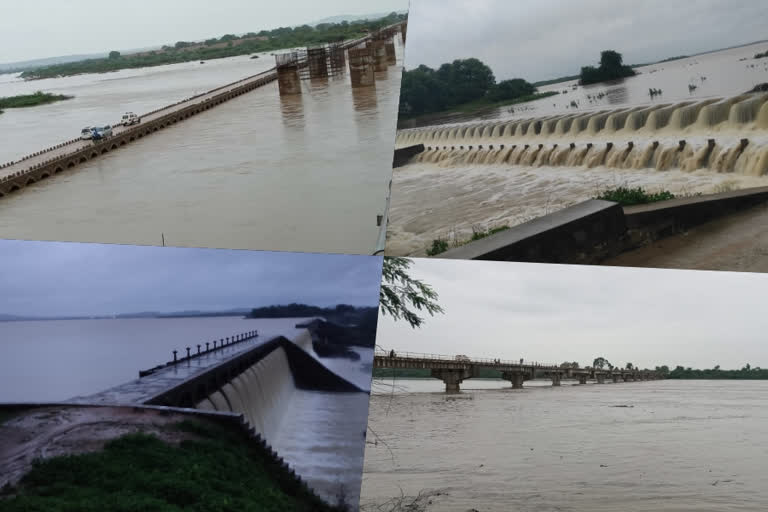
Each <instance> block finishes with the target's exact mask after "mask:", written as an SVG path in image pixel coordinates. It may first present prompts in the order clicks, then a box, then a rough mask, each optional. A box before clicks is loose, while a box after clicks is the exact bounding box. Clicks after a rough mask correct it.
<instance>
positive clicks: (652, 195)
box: [595, 187, 675, 206]
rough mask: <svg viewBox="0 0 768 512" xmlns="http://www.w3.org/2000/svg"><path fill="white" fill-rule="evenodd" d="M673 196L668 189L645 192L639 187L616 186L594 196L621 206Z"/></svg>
mask: <svg viewBox="0 0 768 512" xmlns="http://www.w3.org/2000/svg"><path fill="white" fill-rule="evenodd" d="M674 198H675V194H673V193H672V192H670V191H668V190H660V191H659V192H647V191H645V190H643V189H642V188H641V187H636V188H628V187H618V188H612V189H607V190H604V191H603V192H601V193H600V194H599V195H598V196H597V197H595V199H602V200H604V201H613V202H615V203H619V204H621V205H622V206H633V205H636V204H648V203H655V202H658V201H667V200H668V199H674Z"/></svg>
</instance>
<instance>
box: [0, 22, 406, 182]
mask: <svg viewBox="0 0 768 512" xmlns="http://www.w3.org/2000/svg"><path fill="white" fill-rule="evenodd" d="M399 25H400V24H395V25H392V26H390V27H384V28H383V29H381V31H384V32H385V33H390V32H392V30H393V29H394V28H396V27H398V26H399ZM374 37H377V33H372V34H368V35H366V36H364V37H361V38H358V39H354V40H350V41H345V42H343V43H340V44H339V45H338V47H339V48H341V49H343V50H346V49H350V48H354V47H356V46H358V45H360V44H362V43H365V42H366V41H368V40H370V39H372V38H374ZM277 79H278V73H277V69H276V67H273V68H271V69H268V70H266V71H263V72H261V73H258V74H255V75H252V76H248V77H245V78H243V79H240V80H237V81H235V82H231V83H228V84H225V85H222V86H220V87H216V88H215V89H211V90H209V91H207V92H204V93H201V94H197V95H195V96H192V97H190V98H185V99H183V100H181V101H178V102H176V103H173V104H171V105H166V106H164V107H162V108H159V109H155V110H153V111H150V112H145V113H143V114H141V115H139V116H138V117H139V119H140V122H139V123H137V124H133V125H129V126H126V125H123V124H122V123H121V122H117V123H115V124H113V125H112V126H113V134H112V136H109V137H106V138H104V139H101V140H96V141H94V140H90V139H89V140H83V139H80V138H75V139H70V140H67V141H65V142H62V143H59V144H56V145H54V146H51V147H48V148H45V149H42V150H40V151H36V152H34V153H32V154H30V155H26V156H24V157H22V158H19V159H18V160H13V161H10V162H6V163H2V164H0V197H3V196H5V195H7V194H10V193H12V192H16V191H18V190H21V189H22V188H24V187H27V186H29V185H32V184H34V183H37V182H38V181H40V180H43V179H46V178H50V177H52V176H54V175H56V174H59V173H61V172H64V171H65V170H68V169H71V168H73V167H75V166H77V165H79V164H82V163H85V162H87V161H89V160H92V159H94V158H98V157H100V156H101V155H104V154H107V153H109V152H111V151H114V150H117V149H120V148H122V147H123V146H126V145H128V144H130V143H131V142H134V141H137V140H139V139H141V138H143V137H147V136H150V135H152V134H154V133H156V132H157V131H159V130H162V129H164V128H167V127H169V126H171V125H173V124H176V123H178V122H181V121H185V120H187V119H189V118H190V117H193V116H196V115H197V114H200V113H202V112H205V111H206V110H210V109H211V108H214V107H216V106H219V105H221V104H222V103H225V102H227V101H229V100H232V99H234V98H237V97H239V96H241V95H243V94H245V93H247V92H251V91H253V90H255V89H257V88H259V87H262V86H264V85H266V84H268V83H271V82H273V81H276V80H277Z"/></svg>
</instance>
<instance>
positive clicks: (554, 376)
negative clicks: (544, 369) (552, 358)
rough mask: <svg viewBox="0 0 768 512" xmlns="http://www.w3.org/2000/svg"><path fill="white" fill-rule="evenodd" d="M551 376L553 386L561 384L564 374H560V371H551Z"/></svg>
mask: <svg viewBox="0 0 768 512" xmlns="http://www.w3.org/2000/svg"><path fill="white" fill-rule="evenodd" d="M549 378H550V379H552V385H553V386H559V385H560V380H561V378H562V375H560V374H559V373H550V374H549Z"/></svg>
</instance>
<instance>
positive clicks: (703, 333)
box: [376, 259, 768, 368]
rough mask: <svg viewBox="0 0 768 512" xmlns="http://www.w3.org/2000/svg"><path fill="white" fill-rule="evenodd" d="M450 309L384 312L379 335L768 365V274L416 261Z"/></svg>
mask: <svg viewBox="0 0 768 512" xmlns="http://www.w3.org/2000/svg"><path fill="white" fill-rule="evenodd" d="M414 261H415V264H414V265H413V267H412V270H413V276H414V277H418V278H420V279H423V280H424V281H425V282H426V283H428V284H430V285H432V286H433V288H434V289H435V291H437V292H438V293H439V295H440V298H439V302H440V304H441V305H442V306H443V308H444V309H445V314H444V315H438V316H436V317H427V320H426V323H425V325H424V326H423V327H422V328H420V329H412V328H411V327H410V326H408V325H407V324H405V323H403V322H393V321H392V319H391V318H390V317H388V316H387V317H381V318H380V320H379V331H378V334H377V340H376V343H377V345H379V346H381V347H382V348H384V349H386V350H389V349H393V348H394V349H395V350H396V351H409V352H421V353H433V354H445V355H456V354H465V355H468V356H470V357H489V358H501V359H512V360H516V359H519V358H521V357H523V358H525V359H526V360H531V361H539V362H544V363H557V364H560V363H562V362H564V361H576V362H579V363H580V364H582V365H587V364H591V363H592V361H593V360H594V358H596V357H598V356H603V357H605V358H607V359H608V360H609V361H610V362H611V363H613V364H614V365H617V366H618V365H621V366H624V365H625V364H626V363H627V362H632V363H634V364H635V365H638V366H640V367H643V368H645V367H648V368H653V367H655V366H657V365H659V366H660V365H663V364H667V365H669V366H670V367H671V368H674V366H676V365H678V364H679V365H683V366H691V367H694V368H696V367H698V368H705V367H706V368H711V367H713V366H714V365H717V364H719V365H721V366H722V367H723V368H741V367H742V366H744V365H745V364H746V363H750V364H751V365H752V366H761V367H768V343H766V342H765V340H766V333H768V315H766V312H765V307H766V306H765V297H768V274H751V273H737V272H704V271H690V270H658V269H632V268H621V267H595V266H578V265H543V264H524V263H506V262H503V263H497V262H481V261H456V260H441V259H423V260H414Z"/></svg>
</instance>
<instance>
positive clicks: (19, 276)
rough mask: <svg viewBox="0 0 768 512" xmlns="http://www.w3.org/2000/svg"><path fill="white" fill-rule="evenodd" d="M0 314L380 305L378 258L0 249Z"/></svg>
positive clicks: (121, 248) (9, 243) (32, 246)
mask: <svg viewBox="0 0 768 512" xmlns="http://www.w3.org/2000/svg"><path fill="white" fill-rule="evenodd" d="M0 268H2V269H3V270H2V271H0V290H2V292H0V314H3V313H4V314H15V315H34V316H67V315H103V314H106V315H111V314H114V313H131V312H140V311H179V310H225V309H231V308H238V307H246V308H247V307H256V306H266V305H272V304H288V303H291V302H299V303H306V304H313V305H318V306H335V305H336V304H340V303H343V304H353V305H363V306H375V305H377V304H378V299H379V295H378V290H379V281H380V279H381V258H380V257H374V256H346V255H327V254H304V253H279V252H260V251H233V250H221V249H184V248H171V247H139V246H129V245H100V244H77V243H57V242H23V241H13V240H0Z"/></svg>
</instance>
